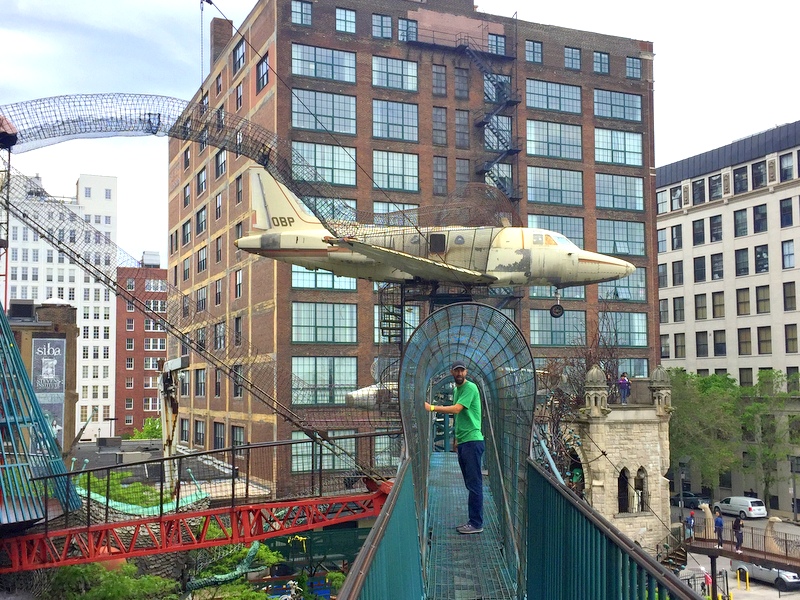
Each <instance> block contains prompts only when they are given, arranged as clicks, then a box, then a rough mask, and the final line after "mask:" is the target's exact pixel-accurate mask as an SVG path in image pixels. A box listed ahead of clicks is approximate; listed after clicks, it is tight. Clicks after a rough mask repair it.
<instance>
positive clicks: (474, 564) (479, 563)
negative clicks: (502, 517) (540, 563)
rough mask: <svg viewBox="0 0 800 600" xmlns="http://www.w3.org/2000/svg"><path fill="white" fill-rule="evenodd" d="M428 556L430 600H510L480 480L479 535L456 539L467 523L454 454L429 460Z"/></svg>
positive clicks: (495, 524) (493, 513)
mask: <svg viewBox="0 0 800 600" xmlns="http://www.w3.org/2000/svg"><path fill="white" fill-rule="evenodd" d="M428 498H429V500H428V502H429V508H428V510H429V523H430V529H431V531H430V535H431V538H430V554H429V564H428V565H427V568H428V594H427V597H428V598H429V599H431V600H478V599H483V598H492V599H496V600H503V599H505V598H508V599H513V598H515V597H516V596H515V594H514V579H513V577H512V575H511V574H510V573H509V572H508V569H507V567H506V560H505V557H504V556H503V552H502V549H503V544H502V541H501V539H500V522H499V518H498V512H497V506H496V505H495V501H494V498H493V497H492V494H491V491H490V490H489V487H488V479H487V478H484V488H483V499H484V507H483V512H484V519H483V520H484V531H483V533H480V534H474V535H462V534H460V533H458V532H457V531H456V529H455V528H456V527H457V526H458V525H462V524H464V523H466V521H467V490H466V488H465V487H464V480H463V479H462V477H461V470H460V469H459V467H458V458H457V457H456V454H455V452H434V453H433V454H432V455H431V468H430V488H429V490H428Z"/></svg>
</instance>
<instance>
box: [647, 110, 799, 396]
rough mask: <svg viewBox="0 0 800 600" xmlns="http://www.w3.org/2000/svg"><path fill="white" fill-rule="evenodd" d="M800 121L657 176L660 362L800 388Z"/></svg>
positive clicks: (748, 381)
mask: <svg viewBox="0 0 800 600" xmlns="http://www.w3.org/2000/svg"><path fill="white" fill-rule="evenodd" d="M799 151H800V121H798V122H796V123H790V124H787V125H782V126H780V127H776V128H775V129H770V130H769V131H765V132H763V133H759V134H756V135H753V136H751V137H748V138H744V139H741V140H738V141H736V142H733V143H731V144H728V145H727V146H723V147H721V148H716V149H714V150H710V151H708V152H704V153H703V154H698V155H697V156H693V157H690V158H686V159H684V160H681V161H678V162H676V163H673V164H670V165H666V166H664V167H660V168H659V169H658V170H657V175H656V177H657V186H658V194H657V197H658V285H659V306H660V311H659V312H660V320H661V343H660V346H661V360H662V362H663V364H664V365H665V366H674V367H683V368H685V369H686V370H687V371H690V372H696V373H699V374H701V375H708V374H711V373H727V374H729V375H731V376H732V377H734V378H735V379H737V380H738V381H739V383H740V384H741V385H745V386H749V385H752V384H753V383H754V382H756V381H757V379H758V371H759V370H760V369H777V370H780V371H783V372H784V373H785V374H786V375H788V376H789V377H790V378H792V379H793V380H794V382H793V383H794V386H795V387H796V385H797V380H796V379H797V375H798V369H799V368H800V356H799V355H798V343H797V339H798V338H797V312H796V311H797V300H796V284H797V281H796V280H797V269H796V265H795V247H794V242H795V240H794V235H795V234H796V233H797V232H798V223H800V217H798V196H799V195H800V179H798V163H799V162H800V155H799V154H798V152H799Z"/></svg>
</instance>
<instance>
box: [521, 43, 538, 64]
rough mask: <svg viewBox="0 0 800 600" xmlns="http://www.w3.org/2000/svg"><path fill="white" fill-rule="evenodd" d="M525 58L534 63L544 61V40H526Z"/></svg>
mask: <svg viewBox="0 0 800 600" xmlns="http://www.w3.org/2000/svg"><path fill="white" fill-rule="evenodd" d="M525 60H527V61H528V62H533V63H541V62H542V42H536V41H533V40H525Z"/></svg>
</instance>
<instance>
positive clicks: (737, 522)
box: [733, 515, 744, 554]
mask: <svg viewBox="0 0 800 600" xmlns="http://www.w3.org/2000/svg"><path fill="white" fill-rule="evenodd" d="M733 537H734V539H735V540H736V554H741V553H742V540H743V539H744V524H743V523H742V518H741V517H740V516H739V515H736V519H734V521H733Z"/></svg>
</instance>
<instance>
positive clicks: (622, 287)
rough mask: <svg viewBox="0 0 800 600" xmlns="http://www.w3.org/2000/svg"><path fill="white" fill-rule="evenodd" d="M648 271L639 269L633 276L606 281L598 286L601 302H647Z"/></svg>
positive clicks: (642, 268)
mask: <svg viewBox="0 0 800 600" xmlns="http://www.w3.org/2000/svg"><path fill="white" fill-rule="evenodd" d="M646 273H647V270H646V269H645V268H644V267H637V268H636V270H635V271H634V272H633V274H632V275H628V276H627V277H623V278H622V279H616V280H614V281H605V282H603V283H601V284H599V285H598V286H597V292H598V294H597V295H598V298H599V299H600V300H625V301H628V302H646V301H647V280H646V277H645V275H646Z"/></svg>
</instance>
